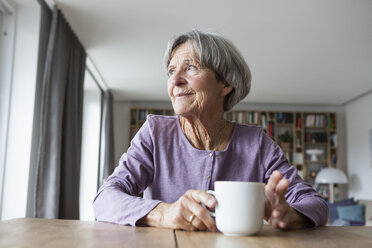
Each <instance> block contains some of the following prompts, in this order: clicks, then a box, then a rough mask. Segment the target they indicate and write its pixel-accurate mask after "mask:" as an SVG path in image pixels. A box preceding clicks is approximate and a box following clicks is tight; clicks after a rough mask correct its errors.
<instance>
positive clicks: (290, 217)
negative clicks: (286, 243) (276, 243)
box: [265, 171, 311, 229]
mask: <svg viewBox="0 0 372 248" xmlns="http://www.w3.org/2000/svg"><path fill="white" fill-rule="evenodd" d="M289 185H290V182H289V180H288V179H285V178H283V175H282V173H281V172H280V171H274V172H273V173H272V174H271V176H270V179H269V182H268V183H267V184H266V186H265V196H266V197H265V198H266V199H265V220H266V221H267V222H268V223H269V224H270V225H272V226H273V227H275V228H280V229H295V228H302V227H305V226H309V225H311V221H310V220H309V219H308V218H307V217H306V216H304V215H302V214H300V213H299V212H297V211H296V210H294V209H293V208H292V207H291V206H290V205H289V204H288V202H287V201H286V199H285V194H286V193H287V190H288V187H289Z"/></svg>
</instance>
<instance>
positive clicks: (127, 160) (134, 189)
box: [93, 120, 160, 226]
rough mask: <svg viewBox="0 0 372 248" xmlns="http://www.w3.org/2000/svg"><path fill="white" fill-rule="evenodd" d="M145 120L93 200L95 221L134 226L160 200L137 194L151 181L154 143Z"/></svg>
mask: <svg viewBox="0 0 372 248" xmlns="http://www.w3.org/2000/svg"><path fill="white" fill-rule="evenodd" d="M148 122H149V120H147V121H146V122H145V123H144V125H143V126H142V127H141V129H140V130H139V132H138V133H137V135H136V136H135V137H134V138H133V140H132V142H131V146H130V148H129V149H128V151H127V153H125V154H124V155H123V156H122V157H121V158H120V161H119V166H118V167H116V169H115V171H114V173H113V174H112V175H111V176H109V177H108V179H107V181H106V182H105V183H104V184H103V185H102V187H101V188H100V189H99V191H98V193H97V195H96V197H95V199H94V202H93V208H94V215H95V217H96V219H97V220H99V221H105V222H111V223H117V224H122V225H128V224H129V225H132V226H135V225H136V222H137V221H138V220H139V219H141V218H142V217H143V216H145V215H147V214H148V213H149V212H150V211H151V210H152V209H153V208H154V207H156V206H157V205H158V204H159V203H160V201H155V200H148V199H147V200H146V199H143V198H141V197H138V195H139V194H140V193H141V192H143V191H144V190H145V189H146V188H147V186H149V185H150V184H151V183H152V178H153V173H154V165H153V145H152V142H153V141H152V135H151V129H150V125H149V123H148Z"/></svg>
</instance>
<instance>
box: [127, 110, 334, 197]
mask: <svg viewBox="0 0 372 248" xmlns="http://www.w3.org/2000/svg"><path fill="white" fill-rule="evenodd" d="M130 113H131V117H130V130H129V132H130V140H131V139H132V138H133V137H134V135H135V134H136V132H137V131H138V130H139V128H140V127H141V126H142V124H143V123H144V122H145V120H146V116H147V115H148V114H156V115H174V112H173V110H172V109H145V108H133V109H131V112H130ZM225 118H226V119H227V120H230V121H236V122H238V123H242V124H247V125H257V126H262V127H263V129H264V131H265V133H266V134H268V136H269V137H271V138H272V139H273V140H274V141H275V142H276V143H277V144H278V145H279V146H280V147H281V148H282V150H283V152H284V154H285V156H286V157H287V159H288V161H289V163H290V164H291V165H292V166H295V167H296V169H297V171H298V174H299V175H300V176H301V177H302V178H303V179H304V180H305V181H306V182H308V183H310V184H312V185H313V186H314V188H316V189H317V190H318V192H319V193H320V194H321V195H322V196H323V197H324V198H327V197H328V188H327V187H326V186H325V185H314V182H315V177H316V175H317V173H318V172H319V171H320V169H322V168H324V167H327V166H332V167H337V154H338V144H337V114H336V113H334V112H291V111H230V112H227V113H225ZM309 151H313V153H318V155H316V156H315V157H314V156H313V155H311V154H309V153H310V152H309ZM336 190H337V189H336Z"/></svg>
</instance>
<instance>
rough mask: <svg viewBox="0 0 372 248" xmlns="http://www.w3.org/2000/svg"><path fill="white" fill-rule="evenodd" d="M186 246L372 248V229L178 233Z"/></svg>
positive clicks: (220, 247)
mask: <svg viewBox="0 0 372 248" xmlns="http://www.w3.org/2000/svg"><path fill="white" fill-rule="evenodd" d="M176 240H177V243H178V247H179V248H183V247H193V248H197V247H203V248H204V247H218V248H226V247H228V248H234V247H250V248H255V247H278V248H281V247H286V248H291V247H296V248H297V247H301V248H306V247H316V248H319V247H325V248H332V247H335V248H336V247H337V248H339V247H348V248H350V247H351V248H357V247H358V248H359V247H369V248H372V227H320V228H318V229H315V230H309V229H307V230H291V231H280V230H277V229H274V228H272V227H271V226H269V225H264V227H263V229H262V230H261V231H260V232H259V233H258V234H256V235H254V236H244V237H234V236H226V235H223V234H222V233H211V232H209V233H206V232H184V231H176Z"/></svg>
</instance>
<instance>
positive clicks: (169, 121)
mask: <svg viewBox="0 0 372 248" xmlns="http://www.w3.org/2000/svg"><path fill="white" fill-rule="evenodd" d="M177 121H178V118H177V116H168V115H151V114H150V115H148V116H147V122H148V125H149V127H150V129H152V130H154V131H156V132H159V131H165V130H170V129H174V128H176V127H177Z"/></svg>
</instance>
